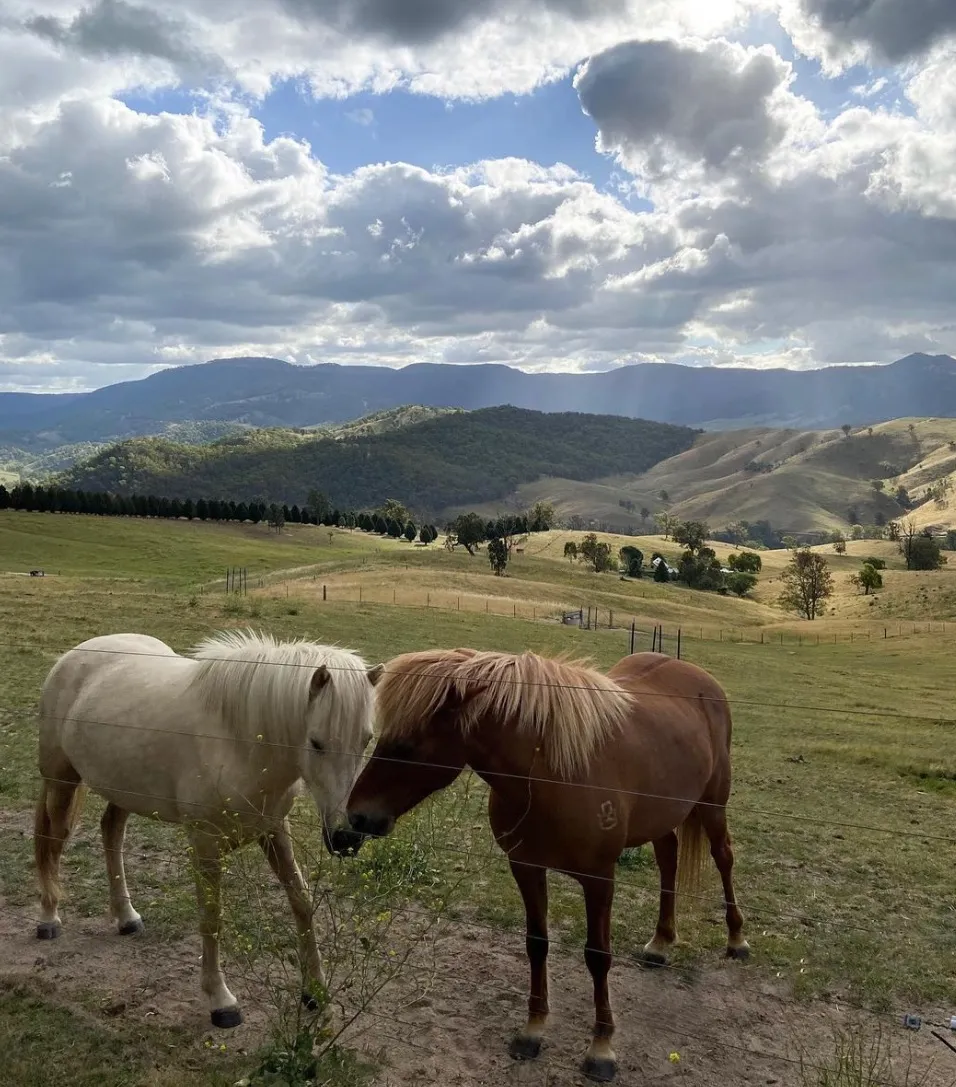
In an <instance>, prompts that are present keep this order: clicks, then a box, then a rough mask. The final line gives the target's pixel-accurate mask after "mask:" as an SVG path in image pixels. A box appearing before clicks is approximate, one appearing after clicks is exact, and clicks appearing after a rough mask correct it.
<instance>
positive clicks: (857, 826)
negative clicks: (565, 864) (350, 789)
mask: <svg viewBox="0 0 956 1087" xmlns="http://www.w3.org/2000/svg"><path fill="white" fill-rule="evenodd" d="M362 758H363V759H366V758H369V759H370V758H377V756H362ZM388 761H399V762H407V761H408V760H388ZM417 765H419V766H426V767H429V768H434V767H437V765H438V764H436V763H417ZM441 768H442V769H446V768H445V767H441ZM471 772H472V773H473V774H474V771H471ZM476 776H477V775H476ZM489 776H495V777H498V776H507V777H514V776H516V775H510V774H509V775H498V774H495V775H489ZM44 780H45V781H48V782H51V783H53V784H55V785H72V786H76V785H77V782H75V781H70V780H68V779H65V778H50V777H47V778H44ZM521 780H522V781H528V780H535V779H529V778H526V777H523V778H521ZM537 780H540V779H537ZM84 784H86V785H87V788H89V789H90V790H91V791H92V792H94V793H95V792H96V786H95V785H92V784H90V783H88V782H85V783H84ZM561 784H568V785H572V784H573V785H575V786H577V783H574V782H562V783H561ZM609 791H610V790H609ZM616 791H618V792H629V790H616ZM125 792H126V795H127V796H135V797H137V798H139V799H140V800H155V801H165V800H173V801H176V802H177V803H186V804H187V805H188V806H191V807H196V808H204V809H205V808H209V807H210V805H209V804H203V803H200V802H198V801H197V802H189V801H180V800H179V799H178V798H177V797H170V796H163V795H161V794H158V793H142V792H138V791H135V790H125ZM633 795H635V796H641V797H650V798H653V799H678V798H671V797H654V796H653V794H649V793H634V794H633ZM684 802H685V803H692V802H691V801H684ZM735 810H736V811H743V812H749V813H750V814H751V815H762V816H765V817H769V818H779V819H787V820H792V821H794V822H799V823H809V824H812V825H823V826H833V827H839V828H841V829H853V830H862V831H867V832H868V833H877V834H892V835H894V836H895V837H898V838H906V837H910V838H917V839H920V840H928V841H934V842H944V843H946V844H947V845H956V838H952V837H947V836H944V835H936V834H926V833H925V832H922V831H911V830H907V831H900V830H897V829H890V828H885V827H871V826H868V825H866V824H861V823H846V822H840V821H835V820H825V819H815V818H813V817H811V816H790V815H788V814H786V813H784V812H780V813H776V812H763V811H761V810H760V809H754V808H747V807H739V806H736V807H735ZM41 837H44V838H49V840H51V841H55V840H56V839H55V837H53V836H51V835H41ZM435 848H436V849H437V850H439V851H441V852H443V853H452V854H454V855H455V856H466V857H472V856H473V854H471V853H469V852H467V851H466V850H461V849H456V848H455V847H454V846H451V845H442V846H435ZM487 856H488V859H491V858H494V857H496V856H497V854H495V853H490V854H488V855H487ZM515 863H518V864H521V865H522V866H523V867H525V868H544V869H545V870H547V865H542V864H536V863H534V862H532V861H517V862H515ZM563 871H564V872H565V874H566V875H569V876H580V875H587V876H588V878H589V879H594V880H597V881H599V882H600V881H604V882H610V883H615V884H616V885H618V886H622V885H623V886H631V887H635V888H636V885H635V884H631V883H630V882H629V881H628V880H623V881H622V880H621V879H620V878H618V877H617V876H596V875H593V874H590V873H582V872H574V871H571V870H569V869H563ZM636 889H638V890H639V889H640V888H636ZM655 893H656V892H655ZM673 893H674V897H675V898H677V897H681V898H685V899H687V900H691V901H692V900H700V901H707V902H709V901H710V897H709V896H703V895H699V894H691V893H689V892H687V891H681V892H678V891H677V890H676V889H675V891H674V892H673ZM781 897H790V896H781ZM721 902H722V903H723V905H725V906H726V905H728V903H727V901H726V900H724V899H722V900H721ZM737 905H738V906H740V907H741V908H742V909H748V910H750V911H751V912H752V913H758V914H763V915H765V916H767V917H769V918H771V919H777V920H782V919H789V920H794V921H800V922H801V923H806V922H807V921H809V922H811V923H812V924H815V925H821V926H824V927H825V926H826V925H828V924H832V923H835V922H830V921H828V920H826V919H824V918H814V917H807V916H806V914H796V913H794V914H786V913H776V914H774V913H771V912H770V911H769V910H762V909H761V907H759V906H751V905H750V904H749V903H745V904H741V903H740V902H738V903H737ZM839 924H840V927H841V928H850V929H855V930H858V931H860V932H869V931H870V930H869V929H868V928H867V927H866V926H865V925H859V924H856V923H854V922H847V921H841V922H839Z"/></svg>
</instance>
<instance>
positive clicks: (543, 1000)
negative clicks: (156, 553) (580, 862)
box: [510, 861, 548, 1060]
mask: <svg viewBox="0 0 956 1087" xmlns="http://www.w3.org/2000/svg"><path fill="white" fill-rule="evenodd" d="M511 874H512V875H513V876H514V878H515V883H517V884H518V890H519V891H521V897H522V898H523V899H524V908H525V915H526V918H527V935H526V937H525V946H526V948H527V952H528V962H529V963H530V964H531V994H530V996H529V997H528V1023H527V1025H526V1026H525V1028H524V1030H523V1031H522V1032H521V1033H520V1034H516V1035H515V1036H514V1038H513V1039H512V1042H511V1048H510V1053H511V1056H512V1057H514V1058H515V1059H517V1060H531V1059H533V1058H534V1057H537V1055H538V1054H539V1053H540V1052H541V1039H542V1037H543V1036H544V1028H545V1026H546V1025H547V1022H548V871H547V869H546V868H542V867H539V866H537V865H529V864H521V863H520V862H519V861H512V862H511Z"/></svg>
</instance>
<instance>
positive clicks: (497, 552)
mask: <svg viewBox="0 0 956 1087" xmlns="http://www.w3.org/2000/svg"><path fill="white" fill-rule="evenodd" d="M488 561H489V562H490V563H491V569H492V570H494V572H495V576H496V577H500V576H501V575H502V574H503V573H504V572H505V568H506V567H507V565H508V545H507V544H506V543H505V541H504V540H503V539H502V538H501V537H500V536H498V537H496V538H495V539H493V540H489V541H488Z"/></svg>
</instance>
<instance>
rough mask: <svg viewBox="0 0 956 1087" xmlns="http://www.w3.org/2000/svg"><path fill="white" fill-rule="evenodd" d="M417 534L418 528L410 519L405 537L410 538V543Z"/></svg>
mask: <svg viewBox="0 0 956 1087" xmlns="http://www.w3.org/2000/svg"><path fill="white" fill-rule="evenodd" d="M417 535H418V529H417V528H416V527H415V526H414V524H412V522H411V521H409V522H408V524H407V525H406V526H405V539H406V540H408V542H409V543H411V542H412V540H414V539H415V537H416V536H417Z"/></svg>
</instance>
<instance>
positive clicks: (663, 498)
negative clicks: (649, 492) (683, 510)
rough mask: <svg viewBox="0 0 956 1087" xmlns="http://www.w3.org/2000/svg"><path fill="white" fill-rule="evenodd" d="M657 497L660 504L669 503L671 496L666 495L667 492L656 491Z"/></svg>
mask: <svg viewBox="0 0 956 1087" xmlns="http://www.w3.org/2000/svg"><path fill="white" fill-rule="evenodd" d="M657 497H658V498H659V499H660V500H661V501H662V502H670V500H671V496H670V495H669V494H668V493H667V491H658V492H657Z"/></svg>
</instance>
